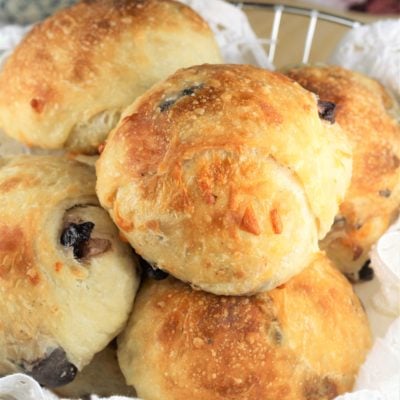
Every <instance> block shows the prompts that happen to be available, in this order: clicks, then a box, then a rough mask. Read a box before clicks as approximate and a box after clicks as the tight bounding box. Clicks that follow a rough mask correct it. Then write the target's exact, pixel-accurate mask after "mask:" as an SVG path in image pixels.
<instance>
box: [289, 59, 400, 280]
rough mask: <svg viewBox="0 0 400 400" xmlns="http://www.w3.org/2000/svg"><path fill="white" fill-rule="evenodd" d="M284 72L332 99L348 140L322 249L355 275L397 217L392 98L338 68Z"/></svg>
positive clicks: (398, 156)
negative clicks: (347, 177)
mask: <svg viewBox="0 0 400 400" xmlns="http://www.w3.org/2000/svg"><path fill="white" fill-rule="evenodd" d="M287 75H288V76H290V77H291V78H293V79H295V80H296V81H298V82H299V83H300V84H301V85H302V86H304V87H305V88H306V89H308V90H310V91H312V92H314V93H316V94H317V95H318V96H319V97H320V98H321V99H322V100H328V101H333V102H335V103H336V105H337V112H336V120H337V122H338V123H339V124H340V126H341V127H342V129H343V131H344V132H345V134H346V135H347V136H348V138H349V140H350V141H351V144H352V147H353V176H352V180H351V184H350V188H349V191H348V193H347V194H346V198H345V200H344V202H343V203H342V204H341V205H340V212H339V214H338V215H337V217H336V221H335V224H334V225H333V227H332V230H331V231H330V232H329V234H328V235H327V237H326V238H325V239H324V240H323V241H322V242H321V247H322V248H323V249H325V250H326V251H327V252H328V255H329V256H330V257H331V258H332V259H334V260H335V261H336V262H337V263H338V265H339V266H340V268H341V269H342V270H343V271H344V272H346V273H355V272H357V271H358V270H359V269H360V268H361V267H362V265H363V264H364V263H365V262H366V261H367V259H368V253H369V251H370V249H371V246H372V245H373V244H374V243H375V242H376V241H377V240H378V239H379V237H380V236H382V234H383V233H384V232H385V231H386V230H387V229H388V227H389V226H390V224H391V223H392V222H393V221H394V219H395V217H396V216H397V215H398V209H399V206H400V168H399V167H400V125H399V123H398V122H397V121H396V119H395V111H396V104H395V101H394V100H392V99H391V98H390V97H389V95H388V93H387V92H386V91H385V89H384V88H383V87H382V86H381V85H380V84H379V83H378V82H376V81H374V80H373V79H370V78H368V77H366V76H363V75H361V74H359V73H356V72H352V71H349V70H346V69H344V68H341V67H303V68H295V69H292V70H289V71H287ZM392 111H393V113H392ZM392 114H393V115H392ZM397 117H399V115H397Z"/></svg>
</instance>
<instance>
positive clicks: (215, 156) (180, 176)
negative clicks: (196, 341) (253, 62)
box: [96, 65, 351, 295]
mask: <svg viewBox="0 0 400 400" xmlns="http://www.w3.org/2000/svg"><path fill="white" fill-rule="evenodd" d="M96 171H97V177H98V180H97V193H98V196H99V199H100V202H101V203H102V205H103V207H105V208H106V209H107V210H108V211H109V212H110V214H111V216H112V218H113V219H114V221H115V223H116V224H117V226H118V227H119V228H120V229H121V230H122V232H123V234H124V235H125V236H126V238H127V239H128V240H129V242H130V243H131V245H132V246H133V247H134V248H135V250H136V251H137V252H138V253H139V254H140V255H141V256H142V257H143V258H145V259H146V260H147V261H148V262H149V263H150V264H152V265H153V266H154V267H157V268H160V269H163V270H166V271H168V272H169V273H171V274H172V275H174V276H175V277H176V278H178V279H181V280H183V281H185V282H189V283H191V284H192V285H194V286H196V287H199V288H201V289H203V290H206V291H210V292H213V293H215V294H230V295H238V294H248V293H254V292H258V291H260V290H269V289H272V288H274V287H276V286H277V285H279V284H281V283H283V282H285V281H287V280H288V279H289V278H290V277H292V276H294V275H295V274H296V273H298V272H300V271H301V270H302V269H303V268H305V267H306V266H307V265H308V263H309V261H310V258H311V256H312V254H313V253H315V252H316V251H317V248H318V237H319V238H322V237H323V236H324V235H325V234H326V232H327V231H328V230H329V228H330V226H331V224H332V222H333V217H334V215H335V214H336V213H337V210H338V204H339V203H340V202H341V201H342V200H343V196H344V193H345V191H346V189H347V185H348V182H349V180H350V174H351V154H350V148H349V146H348V144H347V142H346V139H345V137H344V135H343V134H342V132H341V130H340V128H339V127H338V126H337V125H336V124H331V123H330V122H329V121H325V120H322V119H321V118H319V116H318V108H317V98H316V96H315V95H313V94H312V93H309V92H308V91H306V90H304V89H303V88H301V86H300V85H298V84H297V83H294V82H293V81H291V80H289V79H288V78H286V77H285V76H283V75H280V74H277V73H272V72H268V71H266V70H262V69H258V68H255V67H251V66H246V65H241V66H240V65H202V66H196V67H191V68H188V69H182V70H180V71H178V72H176V73H175V74H174V75H172V76H171V77H169V78H168V79H167V80H165V81H164V82H162V83H160V84H157V85H155V86H154V87H153V88H152V89H151V90H150V91H148V92H147V93H146V94H144V95H143V96H142V97H140V98H139V99H138V100H137V101H136V102H134V104H133V105H132V106H130V107H128V108H127V110H126V111H125V112H124V115H123V117H122V119H121V121H120V123H119V124H118V126H117V127H116V128H115V130H114V131H113V132H112V134H111V135H110V137H109V139H108V140H107V144H106V145H105V148H104V151H103V153H102V154H101V156H100V158H99V160H98V161H97V163H96Z"/></svg>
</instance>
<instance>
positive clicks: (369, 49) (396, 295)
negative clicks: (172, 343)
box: [0, 0, 400, 400]
mask: <svg viewBox="0 0 400 400" xmlns="http://www.w3.org/2000/svg"><path fill="white" fill-rule="evenodd" d="M181 1H182V2H184V3H186V4H188V5H190V6H191V7H192V8H194V9H195V10H196V11H197V12H199V13H200V14H201V15H202V16H203V17H204V18H205V19H206V20H207V21H208V23H209V24H210V26H211V28H212V29H213V31H214V33H215V35H216V38H217V41H218V44H219V45H220V47H221V51H222V53H223V56H224V59H225V61H226V62H230V63H250V64H254V65H258V66H261V67H264V68H269V69H273V66H272V65H270V64H269V62H268V59H267V56H266V54H265V51H264V49H263V47H262V45H263V44H265V43H266V41H265V40H261V39H259V38H257V36H256V34H255V33H254V31H253V30H252V28H251V26H250V24H249V22H248V20H247V17H246V15H245V14H244V13H243V12H242V11H241V9H240V8H238V7H234V6H232V5H230V4H228V3H226V2H224V1H222V0H213V1H212V2H211V1H206V0H181ZM28 30H29V27H21V26H16V25H13V26H3V27H1V26H0V67H1V65H2V62H4V59H5V58H6V57H7V55H8V54H9V53H10V52H11V51H12V49H13V48H14V47H15V46H16V44H17V43H18V42H19V41H20V40H21V38H22V37H23V35H24V34H25V33H26V32H27V31H28ZM399 57H400V20H398V21H392V22H389V23H388V22H385V21H380V22H377V23H375V24H371V25H367V26H363V27H361V28H357V29H356V30H353V31H350V32H349V33H348V34H347V35H346V36H345V37H344V39H343V40H342V42H341V44H339V46H338V49H337V51H336V52H335V54H334V55H333V56H332V59H331V60H334V61H335V63H337V64H341V65H343V66H345V67H348V68H351V69H356V70H359V71H361V72H364V73H366V74H370V75H371V76H374V77H377V78H378V79H381V80H382V81H383V83H385V84H387V85H389V86H391V87H392V89H393V88H394V90H397V93H398V94H399V93H400V79H399V76H400V75H399V68H400V61H399ZM396 67H397V75H396ZM396 77H397V80H396ZM29 152H39V153H40V152H43V151H40V150H34V151H32V150H30V149H27V148H26V147H25V146H23V145H21V144H19V143H17V142H16V141H14V140H12V139H9V138H8V137H7V136H5V135H4V133H2V132H0V156H1V155H15V154H20V153H29ZM399 249H400V220H399V222H398V223H397V224H396V225H394V226H393V228H392V229H391V230H390V232H388V233H386V234H385V235H384V236H383V237H382V238H381V239H380V241H379V242H378V243H377V245H376V246H375V247H374V249H373V251H372V254H371V260H372V265H373V267H374V269H375V272H376V276H377V279H374V280H373V281H371V282H368V283H363V284H359V285H356V291H357V293H358V294H359V296H360V297H361V299H362V301H363V303H364V305H365V307H366V310H367V313H368V316H369V319H370V323H371V326H372V330H373V334H374V337H375V343H374V346H373V348H372V350H371V352H370V354H369V356H368V358H367V360H366V362H365V364H364V365H363V366H362V368H361V370H360V373H359V376H358V378H357V381H356V385H355V388H354V392H353V393H346V394H344V395H341V396H339V397H337V398H336V400H398V399H399V393H400V250H399ZM395 318H397V319H395ZM393 321H394V322H393ZM389 326H390V327H389ZM388 327H389V329H388ZM0 399H4V400H56V399H58V398H57V397H56V396H55V395H54V394H52V393H50V392H49V391H47V390H45V389H42V388H41V387H40V386H39V385H38V384H37V383H36V382H35V381H34V380H33V379H32V378H30V377H28V376H26V375H23V374H14V375H10V376H7V377H4V378H1V379H0ZM92 400H101V399H100V398H99V397H97V396H95V395H93V396H92ZM108 400H132V398H131V399H128V398H126V397H120V396H114V397H111V398H109V399H108Z"/></svg>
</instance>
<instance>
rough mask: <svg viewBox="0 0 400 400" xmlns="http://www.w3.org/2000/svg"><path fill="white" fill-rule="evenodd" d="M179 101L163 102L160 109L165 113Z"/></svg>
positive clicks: (169, 100)
mask: <svg viewBox="0 0 400 400" xmlns="http://www.w3.org/2000/svg"><path fill="white" fill-rule="evenodd" d="M176 100H177V99H168V100H165V101H163V102H162V103H160V105H159V107H160V111H161V112H164V111H166V110H168V109H169V108H171V106H172V105H173V104H174V103H175V102H176Z"/></svg>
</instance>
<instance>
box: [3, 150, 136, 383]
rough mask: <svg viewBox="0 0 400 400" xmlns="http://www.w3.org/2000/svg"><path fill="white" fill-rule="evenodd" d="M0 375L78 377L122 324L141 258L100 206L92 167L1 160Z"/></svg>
mask: <svg viewBox="0 0 400 400" xmlns="http://www.w3.org/2000/svg"><path fill="white" fill-rule="evenodd" d="M0 165H1V166H0V375H6V374H9V373H12V372H18V371H20V372H25V373H27V374H29V375H31V376H32V377H33V378H35V379H36V380H37V381H39V382H40V383H41V384H42V385H44V386H48V387H56V386H61V385H63V384H66V383H68V382H70V381H72V380H73V379H74V377H75V375H76V373H77V371H78V370H81V369H82V368H83V367H84V366H85V365H87V364H88V363H89V362H90V360H91V359H92V357H93V356H94V354H95V353H97V352H98V351H100V350H102V349H103V348H104V347H105V346H106V345H107V344H108V343H109V342H110V341H111V340H112V339H113V338H114V337H115V336H116V335H117V334H118V333H119V332H120V331H121V330H122V328H123V327H124V324H125V323H126V321H127V318H128V314H129V312H130V311H131V308H132V303H133V299H134V296H135V292H136V289H137V286H138V275H137V272H136V259H135V258H134V257H133V254H132V252H131V248H130V247H129V246H128V245H127V244H125V243H122V242H121V241H120V240H119V234H118V230H117V229H116V227H115V226H114V224H113V223H112V221H111V220H110V218H109V216H108V214H107V213H106V212H105V211H104V210H103V209H102V208H101V207H100V206H99V204H98V201H97V198H96V196H95V191H94V181H95V174H94V170H93V168H91V167H89V166H87V165H85V164H81V163H78V162H76V161H69V160H67V159H64V158H61V157H60V158H56V157H49V156H47V157H45V156H42V157H40V156H19V157H15V158H12V159H8V160H5V159H1V160H0Z"/></svg>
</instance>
